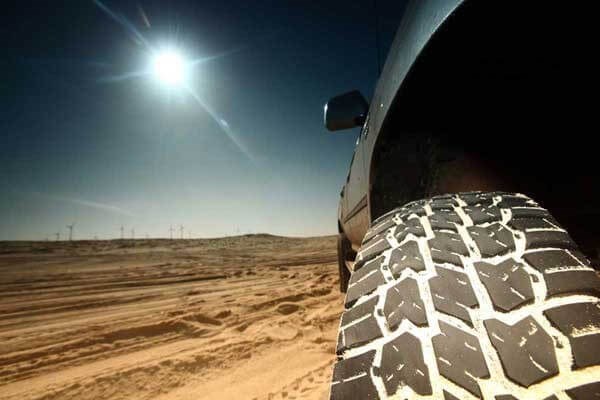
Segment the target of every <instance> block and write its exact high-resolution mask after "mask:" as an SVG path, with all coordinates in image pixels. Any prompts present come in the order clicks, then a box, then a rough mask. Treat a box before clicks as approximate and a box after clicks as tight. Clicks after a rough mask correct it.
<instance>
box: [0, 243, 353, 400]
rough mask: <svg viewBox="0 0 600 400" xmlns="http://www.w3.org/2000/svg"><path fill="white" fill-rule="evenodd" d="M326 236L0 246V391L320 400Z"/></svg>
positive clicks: (331, 339) (330, 312) (337, 297)
mask: <svg viewBox="0 0 600 400" xmlns="http://www.w3.org/2000/svg"><path fill="white" fill-rule="evenodd" d="M335 260H336V256H335V238H334V237H325V238H308V239H292V238H280V237H275V236H268V235H252V236H242V237H235V238H225V239H211V240H173V241H169V240H138V241H101V242H73V243H52V242H45V243H40V242H38V243H22V242H21V243H0V398H2V399H149V398H152V399H163V400H167V399H168V400H171V399H282V398H286V399H326V398H327V396H328V391H329V387H328V385H329V379H330V376H331V366H332V363H333V360H334V357H335V356H334V351H335V340H336V333H337V328H338V318H339V314H340V312H341V310H342V295H341V294H340V293H339V292H338V289H337V270H336V268H337V267H336V261H335Z"/></svg>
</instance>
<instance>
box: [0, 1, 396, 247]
mask: <svg viewBox="0 0 600 400" xmlns="http://www.w3.org/2000/svg"><path fill="white" fill-rule="evenodd" d="M25 3H26V4H25ZM373 5H374V3H373V1H372V0H367V1H356V2H354V1H350V2H349V1H322V2H321V1H319V2H316V1H262V0H256V1H228V0H219V1H168V2H167V1H144V0H139V1H115V0H112V1H110V0H106V1H104V2H103V3H102V4H98V3H94V2H93V1H92V0H90V1H83V0H81V1H80V0H78V1H62V2H61V1H54V2H20V3H18V4H17V5H15V6H14V7H12V8H11V7H10V6H4V5H3V16H2V17H1V18H2V21H1V22H2V24H0V25H1V27H0V36H1V39H0V41H1V42H0V43H2V49H3V51H4V52H5V54H3V56H2V58H1V59H0V72H1V80H0V96H1V101H2V106H1V108H0V132H1V133H0V135H1V136H0V190H1V194H2V195H1V196H0V221H1V223H0V240H7V239H41V240H43V239H46V238H54V233H55V232H58V231H60V232H61V233H62V237H63V238H64V237H66V232H67V229H66V225H67V224H70V223H72V222H74V223H75V225H76V226H75V238H76V239H85V238H93V237H94V236H97V237H99V238H101V239H106V238H115V237H119V236H120V232H119V228H120V226H124V227H125V232H126V236H130V235H131V229H135V233H136V236H137V237H144V236H145V235H149V236H150V237H168V235H169V226H171V225H173V226H174V227H178V226H179V225H180V224H182V225H184V227H185V231H186V236H188V234H189V233H191V235H192V236H193V237H214V236H223V235H232V234H237V233H238V232H239V233H247V232H252V233H256V232H267V233H273V234H280V235H291V236H308V235H321V234H332V233H335V232H336V212H337V202H338V198H339V191H340V188H341V186H342V183H343V181H344V179H345V177H346V174H347V171H348V164H349V162H350V158H351V156H352V150H353V146H354V142H355V140H356V135H357V132H356V130H354V131H350V132H343V133H335V134H332V133H328V132H327V131H326V130H325V129H324V128H323V124H322V112H323V105H324V103H325V102H326V101H327V99H328V98H329V97H331V96H333V95H335V94H339V93H342V92H345V91H347V90H351V89H355V88H356V89H359V90H361V91H362V92H363V93H364V94H365V95H366V96H367V97H368V96H370V95H371V94H372V91H373V88H374V85H375V82H376V78H377V57H376V54H377V51H376V46H375V15H374V10H373ZM402 5H403V2H401V1H400V2H397V1H393V2H392V1H383V0H380V1H379V2H378V4H377V9H378V15H379V28H380V31H381V48H382V49H381V53H382V54H383V55H382V57H381V58H382V61H383V58H384V56H385V53H386V52H387V48H388V46H389V43H390V42H391V39H392V37H393V34H394V31H395V28H396V25H397V23H398V20H399V17H400V14H401V9H402ZM103 7H105V8H104V9H103ZM108 10H110V11H111V12H112V13H113V16H112V17H111V16H110V15H109V12H107V11H108ZM136 32H137V33H136ZM144 42H146V43H147V44H144ZM148 45H149V46H150V47H152V48H161V47H164V46H176V47H177V48H179V49H181V51H182V53H183V54H185V56H186V57H187V59H188V60H198V59H204V58H206V57H211V56H216V57H214V58H211V59H209V60H205V61H203V62H200V63H198V64H197V65H195V66H194V68H193V70H192V71H191V74H190V76H189V78H190V79H189V82H188V86H189V87H190V89H191V90H192V91H193V92H194V93H195V94H196V95H197V99H199V100H200V101H201V102H202V103H204V104H205V105H208V107H210V109H211V110H212V111H213V116H211V115H210V113H208V112H207V111H206V110H205V108H203V107H202V106H201V105H200V104H199V102H198V100H197V99H196V98H194V96H193V95H192V94H191V93H189V92H188V91H186V90H168V89H166V88H165V87H164V86H161V85H159V84H158V82H157V81H156V79H152V77H151V76H148V75H143V74H142V75H140V76H138V75H137V74H136V73H138V72H140V71H144V70H146V69H147V68H148V65H149V62H150V58H151V57H150V55H149V50H148ZM213 117H216V119H218V120H219V122H217V121H215V118H213ZM226 131H227V132H226Z"/></svg>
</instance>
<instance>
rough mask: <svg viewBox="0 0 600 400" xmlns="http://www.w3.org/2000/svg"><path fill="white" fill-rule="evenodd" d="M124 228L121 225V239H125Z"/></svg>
mask: <svg viewBox="0 0 600 400" xmlns="http://www.w3.org/2000/svg"><path fill="white" fill-rule="evenodd" d="M124 229H125V228H123V225H121V240H123V239H125V234H124Z"/></svg>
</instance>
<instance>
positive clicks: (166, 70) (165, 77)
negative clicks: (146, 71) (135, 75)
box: [152, 49, 186, 87]
mask: <svg viewBox="0 0 600 400" xmlns="http://www.w3.org/2000/svg"><path fill="white" fill-rule="evenodd" d="M152 72H153V74H154V76H155V77H156V79H158V81H159V82H161V83H163V84H165V85H167V86H171V87H174V86H181V85H182V84H183V83H184V81H185V75H186V64H185V60H184V58H183V56H182V55H181V53H179V52H178V51H177V50H175V49H167V50H162V51H160V52H158V53H157V54H156V55H155V56H154V59H153V60H152Z"/></svg>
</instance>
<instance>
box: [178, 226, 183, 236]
mask: <svg viewBox="0 0 600 400" xmlns="http://www.w3.org/2000/svg"><path fill="white" fill-rule="evenodd" d="M179 235H180V236H181V238H182V239H183V225H179Z"/></svg>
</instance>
